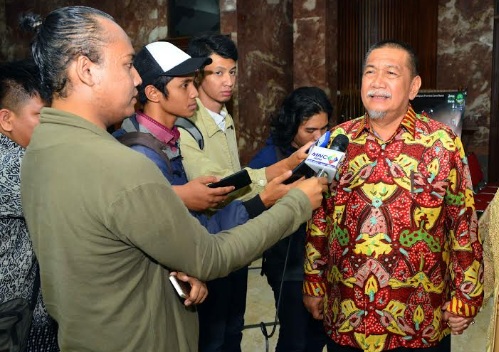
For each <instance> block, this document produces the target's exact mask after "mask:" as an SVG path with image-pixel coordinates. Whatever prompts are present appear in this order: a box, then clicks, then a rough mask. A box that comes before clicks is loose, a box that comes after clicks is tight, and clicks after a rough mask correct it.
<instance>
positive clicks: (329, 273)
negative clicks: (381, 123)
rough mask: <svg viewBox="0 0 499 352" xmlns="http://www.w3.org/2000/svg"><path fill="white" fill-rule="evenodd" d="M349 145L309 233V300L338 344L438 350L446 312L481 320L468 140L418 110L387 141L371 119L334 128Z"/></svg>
mask: <svg viewBox="0 0 499 352" xmlns="http://www.w3.org/2000/svg"><path fill="white" fill-rule="evenodd" d="M332 131H333V133H332V135H331V141H332V139H333V138H334V137H335V136H336V135H337V134H340V133H342V134H345V135H346V136H347V137H348V138H349V140H350V144H349V145H348V149H347V153H346V157H345V160H344V162H343V164H342V166H341V167H340V170H339V172H338V175H337V176H336V180H337V181H336V182H335V184H334V185H332V187H331V189H332V190H333V192H331V193H329V194H327V195H326V196H325V197H324V200H323V204H322V207H320V208H319V209H317V210H316V211H315V212H314V215H313V217H312V219H311V220H310V221H309V224H308V230H307V243H306V259H305V282H304V293H305V294H308V295H312V296H324V297H325V301H324V325H325V328H326V331H327V333H328V334H329V335H330V336H331V338H332V339H334V340H335V342H337V343H339V344H342V345H348V346H353V347H356V348H360V349H363V350H365V351H382V350H387V349H393V348H397V347H407V348H424V347H430V346H434V345H436V344H438V342H439V341H440V340H441V339H442V338H443V337H444V336H445V335H447V334H449V332H450V330H449V328H448V327H447V325H446V324H445V323H444V322H443V321H442V310H441V308H442V306H443V305H444V304H445V302H448V301H450V302H451V304H450V308H449V310H450V311H451V312H453V313H455V314H458V315H461V316H467V317H469V316H474V315H476V314H477V312H478V309H479V307H480V306H481V304H482V299H483V285H482V283H483V261H482V244H481V240H480V238H479V237H478V235H477V220H476V214H475V209H474V202H473V191H472V187H471V178H470V175H469V170H468V166H467V164H466V157H465V154H464V150H463V147H462V144H461V141H460V139H459V138H458V137H457V136H456V135H454V134H453V132H452V131H451V129H450V128H448V127H447V126H445V125H443V124H441V123H439V122H436V121H434V120H431V119H429V118H427V117H425V116H420V115H416V114H415V112H414V110H413V109H412V108H409V110H408V112H407V114H406V115H405V117H404V119H403V121H402V123H401V124H400V126H399V128H398V130H397V131H396V132H395V134H394V136H393V137H392V138H391V139H390V140H388V141H386V142H384V141H382V140H380V139H378V138H377V137H376V136H375V135H374V134H373V132H372V131H371V130H370V129H369V120H368V118H367V117H361V118H357V119H355V120H351V121H348V122H345V123H343V124H341V125H339V126H336V127H335V128H333V130H332Z"/></svg>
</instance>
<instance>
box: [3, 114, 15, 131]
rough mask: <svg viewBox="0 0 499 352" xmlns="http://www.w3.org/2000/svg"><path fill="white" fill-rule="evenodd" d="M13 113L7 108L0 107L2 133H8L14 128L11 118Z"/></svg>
mask: <svg viewBox="0 0 499 352" xmlns="http://www.w3.org/2000/svg"><path fill="white" fill-rule="evenodd" d="M13 115H14V114H13V113H12V111H10V110H9V109H0V130H1V132H2V133H10V132H12V129H13V128H14V126H13V123H12V119H13V118H14V116H13Z"/></svg>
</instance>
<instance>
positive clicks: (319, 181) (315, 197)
mask: <svg viewBox="0 0 499 352" xmlns="http://www.w3.org/2000/svg"><path fill="white" fill-rule="evenodd" d="M295 183H296V188H298V189H300V190H302V191H303V192H305V194H306V195H307V197H308V199H309V200H310V204H312V209H317V208H318V207H319V206H320V205H321V203H322V193H323V192H326V191H327V178H326V177H311V178H308V179H306V180H303V181H300V180H298V181H296V182H295ZM291 185H294V183H292V184H291Z"/></svg>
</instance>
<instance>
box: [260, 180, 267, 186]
mask: <svg viewBox="0 0 499 352" xmlns="http://www.w3.org/2000/svg"><path fill="white" fill-rule="evenodd" d="M266 184H267V182H266V181H265V180H258V185H259V186H262V187H265V185H266Z"/></svg>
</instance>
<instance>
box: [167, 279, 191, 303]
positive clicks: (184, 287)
mask: <svg viewBox="0 0 499 352" xmlns="http://www.w3.org/2000/svg"><path fill="white" fill-rule="evenodd" d="M170 282H171V283H172V285H173V287H175V291H177V293H178V295H179V296H180V297H182V298H187V297H189V292H190V287H189V284H188V283H187V282H183V281H180V280H178V279H177V277H176V276H173V275H170Z"/></svg>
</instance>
